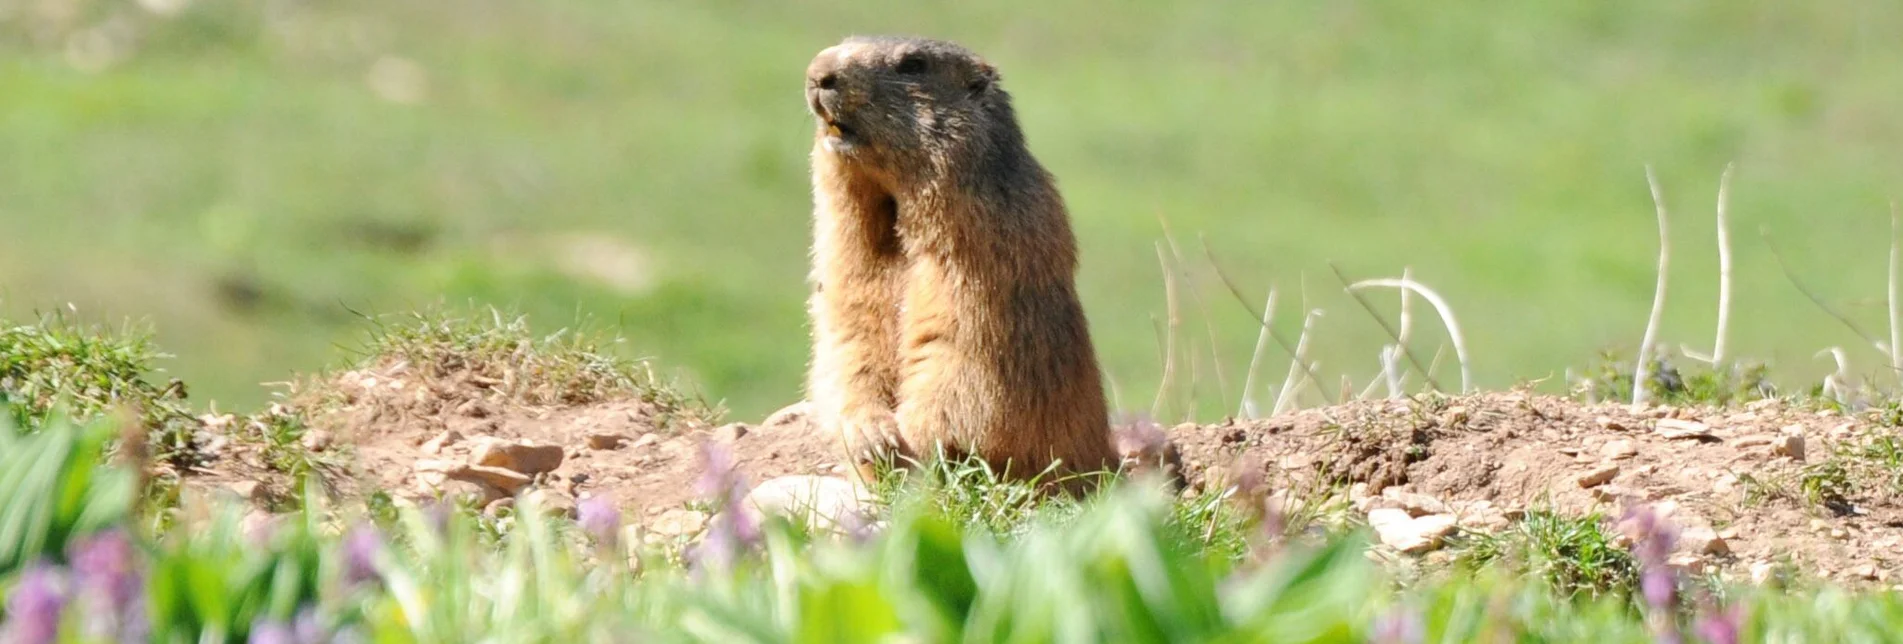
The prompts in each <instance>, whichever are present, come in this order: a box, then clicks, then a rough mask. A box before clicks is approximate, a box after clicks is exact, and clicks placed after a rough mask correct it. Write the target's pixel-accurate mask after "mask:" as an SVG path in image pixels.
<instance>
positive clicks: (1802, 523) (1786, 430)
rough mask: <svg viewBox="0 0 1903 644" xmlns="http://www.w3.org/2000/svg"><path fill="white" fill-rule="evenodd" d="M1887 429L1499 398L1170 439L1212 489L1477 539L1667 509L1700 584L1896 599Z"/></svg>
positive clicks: (1812, 413)
mask: <svg viewBox="0 0 1903 644" xmlns="http://www.w3.org/2000/svg"><path fill="white" fill-rule="evenodd" d="M1885 420H1886V419H1885V418H1883V417H1882V414H1880V413H1875V412H1873V413H1872V414H1870V415H1867V416H1860V417H1845V416H1843V415H1842V414H1840V413H1838V412H1836V411H1832V410H1813V409H1808V408H1803V407H1799V406H1793V405H1790V404H1787V403H1784V402H1781V401H1775V400H1770V401H1763V402H1759V403H1754V404H1752V405H1749V406H1747V407H1744V408H1732V409H1696V408H1663V407H1659V408H1650V409H1644V410H1638V411H1634V410H1632V409H1630V408H1629V407H1627V406H1623V405H1614V404H1600V405H1582V404H1580V403H1578V402H1575V401H1572V400H1569V399H1565V398H1559V397H1552V396H1541V395H1534V394H1525V393H1496V394H1483V395H1475V396H1465V397H1457V398H1442V397H1420V398H1415V399H1406V400H1393V401H1368V402H1359V403H1352V404H1348V405H1342V406H1337V407H1328V408H1321V409H1312V410H1305V411H1301V412H1297V413H1293V414H1288V415H1285V416H1281V417H1277V418H1272V419H1267V420H1259V421H1239V422H1229V423H1224V424H1218V425H1204V426H1197V425H1182V426H1178V427H1176V428H1174V429H1173V430H1172V431H1171V432H1170V435H1171V437H1172V439H1173V440H1175V441H1176V442H1177V444H1178V445H1179V447H1180V448H1181V449H1182V451H1183V456H1184V459H1185V460H1186V464H1187V466H1188V468H1187V469H1188V471H1189V473H1190V476H1191V479H1192V482H1193V485H1195V486H1196V487H1198V488H1204V489H1210V488H1215V487H1218V486H1221V485H1224V484H1226V482H1228V481H1233V480H1236V479H1237V478H1239V477H1240V476H1241V474H1242V473H1243V472H1245V471H1248V470H1251V469H1254V470H1256V471H1257V473H1258V474H1259V475H1261V476H1263V477H1264V478H1266V479H1267V480H1269V481H1271V484H1272V485H1274V486H1276V487H1278V488H1283V487H1287V488H1292V489H1296V490H1309V491H1317V490H1319V489H1323V488H1327V487H1329V486H1331V485H1334V486H1340V485H1345V486H1348V496H1349V497H1350V499H1352V501H1353V503H1354V505H1355V507H1356V509H1357V510H1359V511H1361V512H1364V513H1366V512H1371V511H1375V510H1379V509H1383V508H1395V509H1401V510H1405V511H1406V512H1407V514H1408V515H1410V516H1412V517H1416V518H1419V517H1428V516H1447V517H1449V518H1452V519H1453V520H1454V521H1452V523H1456V524H1458V525H1460V526H1462V527H1466V528H1470V529H1476V530H1487V529H1491V528H1498V527H1502V526H1504V525H1506V524H1507V522H1508V521H1510V520H1511V519H1512V518H1514V517H1516V516H1517V515H1518V514H1519V513H1521V512H1524V511H1525V510H1526V509H1529V508H1534V507H1543V508H1551V509H1555V510H1559V511H1561V512H1564V513H1567V514H1581V513H1586V512H1600V513H1603V514H1606V515H1610V516H1612V517H1617V516H1619V515H1620V513H1621V511H1622V509H1623V508H1624V507H1625V506H1627V505H1629V504H1633V503H1651V504H1655V505H1658V506H1662V507H1665V508H1668V509H1671V511H1672V512H1673V514H1674V515H1675V516H1674V518H1675V520H1676V522H1677V523H1679V524H1681V525H1683V526H1685V533H1686V535H1687V537H1688V538H1687V540H1686V543H1685V544H1684V545H1683V547H1682V552H1681V557H1680V559H1679V562H1680V563H1681V564H1682V565H1685V566H1687V567H1690V568H1694V569H1714V570H1726V571H1737V570H1743V571H1748V572H1749V573H1750V574H1752V575H1754V576H1762V575H1763V574H1766V571H1768V570H1770V569H1771V568H1770V567H1771V566H1774V565H1784V564H1789V565H1795V566H1797V567H1798V568H1799V569H1801V570H1804V571H1806V572H1809V573H1813V574H1820V575H1823V576H1827V577H1831V578H1836V579H1839V580H1843V581H1854V582H1880V583H1886V584H1896V583H1903V566H1900V565H1899V564H1900V563H1903V562H1900V561H1899V560H1900V559H1903V450H1900V449H1899V448H1903V432H1899V430H1898V429H1897V428H1896V427H1895V424H1894V423H1887V422H1883V421H1885ZM1377 528H1380V526H1377ZM1384 536H1385V535H1384Z"/></svg>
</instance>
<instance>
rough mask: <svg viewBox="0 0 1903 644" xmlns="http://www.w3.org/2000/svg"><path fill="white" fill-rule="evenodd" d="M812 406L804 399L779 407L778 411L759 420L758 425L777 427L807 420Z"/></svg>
mask: <svg viewBox="0 0 1903 644" xmlns="http://www.w3.org/2000/svg"><path fill="white" fill-rule="evenodd" d="M812 408H813V406H812V403H809V402H807V401H804V400H802V401H800V402H796V403H793V404H791V405H787V406H785V407H782V408H780V410H779V411H776V412H773V413H772V414H770V415H768V416H767V417H766V420H763V421H760V427H762V428H778V427H784V426H787V425H792V424H795V423H804V422H807V418H809V417H810V415H811V413H812Z"/></svg>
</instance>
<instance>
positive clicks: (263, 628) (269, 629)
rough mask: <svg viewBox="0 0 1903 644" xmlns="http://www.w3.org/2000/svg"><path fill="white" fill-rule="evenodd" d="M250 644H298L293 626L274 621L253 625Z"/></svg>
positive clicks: (265, 620)
mask: <svg viewBox="0 0 1903 644" xmlns="http://www.w3.org/2000/svg"><path fill="white" fill-rule="evenodd" d="M245 641H247V642H249V643H250V644H298V641H297V632H296V631H293V630H291V625H290V624H286V623H284V622H281V621H278V620H274V619H261V620H258V622H257V623H256V624H252V625H251V638H250V639H248V640H245Z"/></svg>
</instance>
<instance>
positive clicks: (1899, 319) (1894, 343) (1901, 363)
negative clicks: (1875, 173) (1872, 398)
mask: <svg viewBox="0 0 1903 644" xmlns="http://www.w3.org/2000/svg"><path fill="white" fill-rule="evenodd" d="M1898 219H1899V217H1898V212H1897V208H1896V202H1894V201H1892V202H1890V293H1889V294H1890V370H1891V371H1892V372H1895V375H1896V377H1897V379H1898V380H1899V381H1903V297H1898V295H1897V288H1898V287H1897V284H1898V281H1899V279H1898V275H1897V273H1898V272H1899V270H1903V269H1899V266H1903V251H1900V250H1899V246H1898V242H1897V236H1898V234H1899V232H1898V229H1899V228H1903V221H1899V220H1898Z"/></svg>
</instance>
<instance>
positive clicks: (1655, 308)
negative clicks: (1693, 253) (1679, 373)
mask: <svg viewBox="0 0 1903 644" xmlns="http://www.w3.org/2000/svg"><path fill="white" fill-rule="evenodd" d="M1645 183H1646V185H1647V186H1648V187H1650V188H1651V189H1652V204H1653V206H1654V207H1656V208H1657V209H1658V218H1659V272H1658V287H1657V289H1655V290H1654V291H1653V292H1652V316H1651V317H1649V318H1647V319H1646V321H1645V338H1644V339H1643V340H1640V341H1639V355H1638V358H1637V359H1636V360H1634V362H1636V363H1637V366H1635V367H1633V372H1632V404H1634V405H1643V404H1645V403H1647V402H1649V401H1650V398H1651V390H1649V389H1646V387H1645V381H1646V380H1649V379H1651V377H1652V363H1651V356H1652V345H1653V343H1654V342H1655V341H1657V340H1658V333H1659V321H1660V318H1662V317H1663V316H1664V313H1665V278H1666V268H1667V265H1668V263H1669V262H1670V261H1671V257H1672V243H1671V237H1670V235H1669V231H1668V230H1667V229H1666V217H1665V197H1664V195H1662V194H1660V191H1659V182H1658V177H1657V176H1656V175H1654V174H1653V172H1652V166H1651V165H1649V164H1648V165H1646V166H1645Z"/></svg>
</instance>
